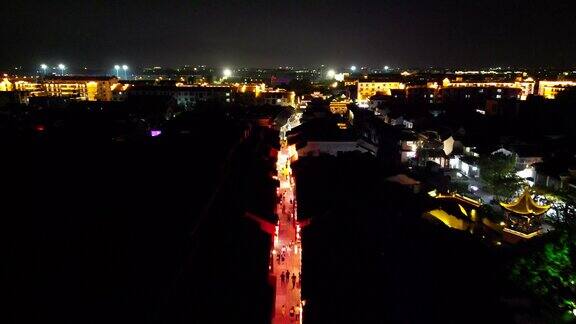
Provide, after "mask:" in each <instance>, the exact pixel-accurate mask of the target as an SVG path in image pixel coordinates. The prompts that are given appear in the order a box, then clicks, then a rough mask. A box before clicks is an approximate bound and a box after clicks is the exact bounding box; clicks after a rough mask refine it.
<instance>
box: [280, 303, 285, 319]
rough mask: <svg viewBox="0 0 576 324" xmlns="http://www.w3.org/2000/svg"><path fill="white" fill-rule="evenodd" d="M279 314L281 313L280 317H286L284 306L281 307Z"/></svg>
mask: <svg viewBox="0 0 576 324" xmlns="http://www.w3.org/2000/svg"><path fill="white" fill-rule="evenodd" d="M281 312H282V317H285V316H286V306H284V305H282V308H281Z"/></svg>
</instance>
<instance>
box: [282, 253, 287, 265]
mask: <svg viewBox="0 0 576 324" xmlns="http://www.w3.org/2000/svg"><path fill="white" fill-rule="evenodd" d="M284 261H286V259H285V258H284V254H282V263H284Z"/></svg>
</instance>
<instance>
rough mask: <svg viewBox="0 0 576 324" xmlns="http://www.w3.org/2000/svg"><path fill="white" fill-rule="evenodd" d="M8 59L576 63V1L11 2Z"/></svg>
mask: <svg viewBox="0 0 576 324" xmlns="http://www.w3.org/2000/svg"><path fill="white" fill-rule="evenodd" d="M1 8H2V9H0V10H1V11H2V12H3V13H4V14H2V31H1V32H0V34H1V35H2V38H3V41H2V44H3V45H4V46H3V49H2V50H1V51H0V66H1V67H10V66H15V65H23V66H36V65H37V64H39V63H41V62H46V63H49V64H55V63H57V62H59V61H62V62H66V63H67V64H69V65H87V66H90V67H105V66H110V65H111V64H113V63H115V62H120V63H122V62H126V63H128V64H130V65H132V66H134V65H181V64H208V65H215V66H223V65H230V66H275V65H315V64H332V65H336V64H338V65H346V66H347V65H349V64H357V65H371V66H382V65H383V64H388V65H392V66H398V65H401V66H410V67H424V66H431V65H434V66H447V67H456V66H468V67H473V66H478V65H482V66H496V65H521V66H574V65H576V64H574V62H576V41H575V40H576V12H575V10H576V1H574V0H556V1H550V2H548V1H542V0H538V1H536V0H451V1H449V0H429V1H416V0H379V1H369V0H354V1H352V0H348V1H344V0H332V1H326V0H303V1H299V0H294V1H279V0H252V1H249V0H245V1H239V0H226V1H224V0H202V1H194V0H189V1H175V0H156V1H150V0H137V1H136V0H114V1H108V0H70V1H68V0H26V1H5V3H3V4H2V5H1Z"/></svg>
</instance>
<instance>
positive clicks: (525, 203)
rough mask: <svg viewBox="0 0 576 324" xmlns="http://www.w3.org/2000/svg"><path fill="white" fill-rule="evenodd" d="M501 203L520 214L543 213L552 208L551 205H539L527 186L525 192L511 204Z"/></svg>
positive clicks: (505, 207) (508, 209)
mask: <svg viewBox="0 0 576 324" xmlns="http://www.w3.org/2000/svg"><path fill="white" fill-rule="evenodd" d="M500 205H501V206H502V207H504V209H506V210H507V211H510V212H513V213H516V214H520V215H542V214H544V213H545V212H547V211H548V209H550V206H549V205H538V204H537V203H536V202H535V201H534V199H532V195H531V194H530V190H529V189H528V188H526V190H524V193H523V194H522V195H521V196H520V197H518V198H516V199H515V200H514V201H513V202H511V203H509V204H505V203H502V202H501V203H500Z"/></svg>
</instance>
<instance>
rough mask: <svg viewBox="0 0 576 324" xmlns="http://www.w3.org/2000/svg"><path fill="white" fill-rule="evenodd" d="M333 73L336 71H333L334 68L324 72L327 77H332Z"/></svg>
mask: <svg viewBox="0 0 576 324" xmlns="http://www.w3.org/2000/svg"><path fill="white" fill-rule="evenodd" d="M335 75H336V71H334V70H328V73H326V76H327V77H328V78H329V79H333V78H334V76H335Z"/></svg>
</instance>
